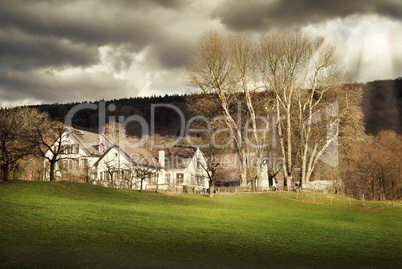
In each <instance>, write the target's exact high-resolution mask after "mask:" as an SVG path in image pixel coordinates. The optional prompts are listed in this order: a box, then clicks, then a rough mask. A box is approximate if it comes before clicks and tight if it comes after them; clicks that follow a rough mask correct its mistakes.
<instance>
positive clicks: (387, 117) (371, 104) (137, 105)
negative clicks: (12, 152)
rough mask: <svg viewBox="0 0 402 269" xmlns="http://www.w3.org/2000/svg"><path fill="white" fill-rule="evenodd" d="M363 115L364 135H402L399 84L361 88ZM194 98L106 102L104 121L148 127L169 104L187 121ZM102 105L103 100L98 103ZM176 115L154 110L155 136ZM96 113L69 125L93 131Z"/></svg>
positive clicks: (175, 124)
mask: <svg viewBox="0 0 402 269" xmlns="http://www.w3.org/2000/svg"><path fill="white" fill-rule="evenodd" d="M362 88H363V90H364V94H363V102H362V107H363V112H364V123H365V127H366V132H367V133H370V134H377V133H378V132H379V131H381V130H394V131H396V132H398V133H402V80H401V79H396V80H383V81H373V82H368V83H366V84H362ZM194 98H199V96H198V95H172V96H169V95H165V96H163V97H162V96H153V97H136V98H125V99H116V100H110V101H106V108H107V107H108V106H109V104H114V105H115V106H116V109H115V111H113V112H110V111H109V110H107V109H106V119H107V118H108V117H109V116H113V115H116V116H124V117H129V116H131V115H139V116H141V117H143V118H144V119H145V120H146V122H147V123H148V125H150V124H151V105H152V104H172V105H175V106H176V107H178V108H179V109H180V110H181V111H182V112H183V114H184V116H185V117H186V119H189V117H191V113H190V112H189V111H188V107H189V106H191V105H192V103H193V102H194ZM102 101H103V100H102ZM77 104H78V103H73V104H50V105H39V106H35V107H37V108H39V109H40V110H42V111H46V112H48V113H49V114H50V116H51V117H52V118H53V119H59V120H60V119H61V120H62V119H64V117H65V115H66V114H67V113H68V111H69V110H70V109H71V108H72V107H74V106H75V105H77ZM178 119H179V118H178V114H177V112H176V111H174V110H172V109H168V108H157V109H155V127H156V129H155V133H157V134H160V135H170V136H175V135H177V133H178V131H179V129H180V122H179V120H178ZM98 120H99V117H98V112H97V111H95V110H91V109H87V110H82V111H80V112H79V113H77V114H76V117H75V118H74V119H73V125H74V126H75V127H78V128H85V129H95V128H97V127H98ZM139 127H140V126H139V125H138V124H135V123H133V124H130V125H128V133H129V134H130V135H133V136H139V135H141V131H140V128H139Z"/></svg>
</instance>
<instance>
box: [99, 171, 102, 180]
mask: <svg viewBox="0 0 402 269" xmlns="http://www.w3.org/2000/svg"><path fill="white" fill-rule="evenodd" d="M99 180H103V172H100V174H99Z"/></svg>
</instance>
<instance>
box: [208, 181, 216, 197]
mask: <svg viewBox="0 0 402 269" xmlns="http://www.w3.org/2000/svg"><path fill="white" fill-rule="evenodd" d="M214 191H215V183H214V184H212V183H210V184H209V197H210V198H214Z"/></svg>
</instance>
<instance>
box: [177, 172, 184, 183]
mask: <svg viewBox="0 0 402 269" xmlns="http://www.w3.org/2000/svg"><path fill="white" fill-rule="evenodd" d="M183 180H184V176H183V174H182V173H177V174H176V184H183Z"/></svg>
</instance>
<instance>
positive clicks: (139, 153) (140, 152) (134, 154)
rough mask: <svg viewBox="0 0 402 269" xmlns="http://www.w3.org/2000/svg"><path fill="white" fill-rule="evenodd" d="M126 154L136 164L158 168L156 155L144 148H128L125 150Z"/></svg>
mask: <svg viewBox="0 0 402 269" xmlns="http://www.w3.org/2000/svg"><path fill="white" fill-rule="evenodd" d="M125 152H126V154H127V155H128V156H129V157H130V158H131V160H132V161H133V162H134V163H136V164H142V165H151V166H155V167H156V166H159V162H158V160H157V155H155V153H154V152H153V151H149V150H147V149H144V148H130V147H127V148H126V149H125Z"/></svg>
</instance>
